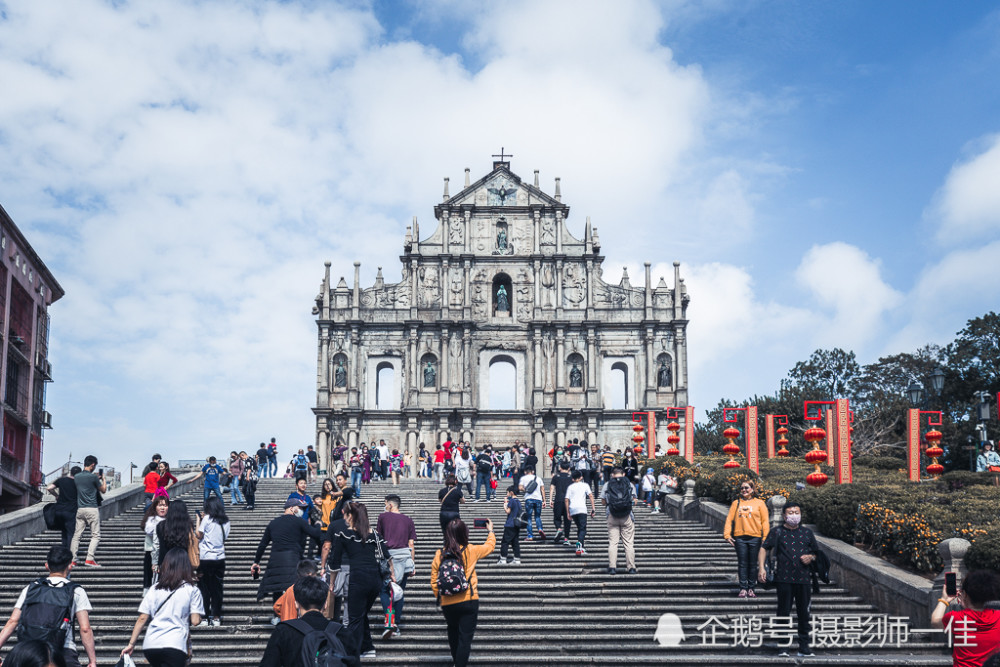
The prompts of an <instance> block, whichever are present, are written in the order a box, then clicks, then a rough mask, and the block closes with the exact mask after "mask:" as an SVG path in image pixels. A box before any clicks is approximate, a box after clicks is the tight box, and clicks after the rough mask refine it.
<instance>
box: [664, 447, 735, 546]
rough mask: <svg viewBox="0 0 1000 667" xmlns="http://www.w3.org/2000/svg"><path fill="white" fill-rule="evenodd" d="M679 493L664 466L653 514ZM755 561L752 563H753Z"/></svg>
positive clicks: (674, 478) (673, 478)
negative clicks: (667, 499)
mask: <svg viewBox="0 0 1000 667" xmlns="http://www.w3.org/2000/svg"><path fill="white" fill-rule="evenodd" d="M675 491H677V478H676V477H674V476H673V475H671V474H670V469H669V468H667V466H663V468H662V469H661V470H660V474H659V476H657V478H656V498H655V500H654V504H655V506H654V507H653V512H652V513H653V514H659V513H660V507H661V506H662V505H663V500H664V499H665V498H666V497H667V496H668V495H670V494H672V493H674V492H675ZM753 562H754V561H751V563H753Z"/></svg>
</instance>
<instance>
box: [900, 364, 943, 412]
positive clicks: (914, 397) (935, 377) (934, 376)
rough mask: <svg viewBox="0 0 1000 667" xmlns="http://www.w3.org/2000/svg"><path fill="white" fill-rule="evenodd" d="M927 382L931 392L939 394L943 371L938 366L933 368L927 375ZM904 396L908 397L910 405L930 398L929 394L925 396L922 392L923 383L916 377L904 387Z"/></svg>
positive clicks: (918, 403)
mask: <svg viewBox="0 0 1000 667" xmlns="http://www.w3.org/2000/svg"><path fill="white" fill-rule="evenodd" d="M927 382H928V384H930V387H931V394H932V395H934V396H938V395H940V394H941V390H942V389H944V371H943V370H942V369H941V368H940V367H938V368H935V369H934V370H933V371H932V372H931V374H930V375H928V376H927ZM906 396H907V398H909V399H910V404H911V405H923V403H924V399H925V398H928V399H929V398H930V396H925V394H924V385H923V384H921V383H920V382H918V381H917V380H916V379H914V380H913V382H911V383H910V386H909V387H907V388H906Z"/></svg>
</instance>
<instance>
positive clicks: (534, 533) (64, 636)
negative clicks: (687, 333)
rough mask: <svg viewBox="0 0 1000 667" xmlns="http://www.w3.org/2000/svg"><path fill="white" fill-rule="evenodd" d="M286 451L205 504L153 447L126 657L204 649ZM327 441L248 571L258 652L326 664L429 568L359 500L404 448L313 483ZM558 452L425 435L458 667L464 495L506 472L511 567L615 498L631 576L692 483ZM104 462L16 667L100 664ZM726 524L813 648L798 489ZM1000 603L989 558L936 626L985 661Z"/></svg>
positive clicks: (57, 552)
mask: <svg viewBox="0 0 1000 667" xmlns="http://www.w3.org/2000/svg"><path fill="white" fill-rule="evenodd" d="M276 449H277V446H276V443H275V441H274V439H272V440H271V443H270V445H266V444H264V443H262V444H261V447H260V450H259V451H258V452H257V453H256V454H255V455H252V456H250V455H247V454H246V452H235V451H234V452H231V453H230V457H229V460H228V462H227V464H226V465H220V464H219V463H218V461H217V460H216V458H215V457H209V458H208V459H207V460H206V463H205V464H204V465H203V466H202V467H201V468H200V471H199V472H198V473H197V475H196V476H195V477H194V478H193V479H192V480H191V481H195V482H201V486H202V491H203V493H202V500H203V504H202V506H201V509H200V511H197V512H195V513H194V514H193V515H192V513H191V511H190V509H189V508H188V505H187V503H186V502H185V501H184V500H181V499H177V498H171V490H172V489H174V487H175V486H176V485H177V484H178V480H177V478H176V477H175V476H174V475H172V474H171V472H170V467H169V465H168V464H167V463H166V462H165V461H163V460H162V457H160V456H159V455H154V457H153V459H152V461H151V462H150V463H149V464H148V465H147V466H146V469H145V470H144V471H143V479H142V483H143V485H144V493H145V498H146V511H145V513H144V514H143V516H142V519H141V523H140V529H141V531H142V536H143V539H144V550H143V590H142V594H143V596H142V601H141V603H140V605H139V608H138V617H137V619H136V621H135V624H134V627H133V630H132V634H131V637H130V638H129V641H128V642H127V644H126V645H125V646H124V647H123V648H122V650H121V654H122V656H130V655H131V654H132V653H133V652H134V650H135V649H136V647H137V645H138V642H139V639H140V636H142V637H143V641H142V645H141V650H142V653H143V655H144V657H145V659H146V661H147V662H148V663H149V664H150V665H152V666H153V667H161V666H162V667H180V666H182V665H185V664H187V663H188V662H189V661H190V658H191V636H190V632H191V631H190V628H191V627H192V626H197V625H222V624H223V622H224V618H225V610H226V608H225V580H226V576H227V571H226V542H227V539H228V538H229V536H230V519H229V517H228V516H227V514H226V504H225V501H224V493H225V492H227V491H228V493H229V494H230V499H231V504H232V505H231V506H236V505H244V506H246V507H247V509H253V503H254V497H255V491H256V485H257V481H258V479H259V478H260V477H262V476H265V475H264V472H265V471H268V472H267V474H268V475H273V474H274V472H272V471H273V470H274V469H273V468H272V465H271V464H272V453H273V454H274V456H276ZM311 451H312V448H309V449H308V450H299V451H298V453H297V454H296V455H295V456H294V457H293V458H292V461H291V462H290V463H289V466H288V467H287V468H286V475H289V476H290V477H292V478H293V479H290V480H289V489H288V496H287V499H286V500H285V502H284V506H283V509H282V511H281V513H280V514H279V515H278V516H275V517H273V518H271V519H270V520H269V521H268V523H267V524H266V526H264V527H263V535H262V537H261V539H260V541H259V544H258V546H257V550H256V553H255V555H254V559H253V564H252V565H251V567H250V574H251V576H252V577H253V578H254V579H259V582H258V589H257V597H258V600H261V599H265V598H270V601H271V603H272V607H273V611H274V617H273V619H272V623H273V624H274V625H275V629H274V630H273V632H272V634H271V637H270V639H269V641H268V644H267V648H266V650H265V651H264V654H263V657H262V659H261V661H260V665H262V666H265V667H277V666H288V667H293V666H295V667H297V666H298V665H305V664H309V665H312V664H314V662H313V661H305V660H304V658H303V656H304V655H305V654H308V655H312V656H314V657H315V656H318V655H320V654H321V653H322V654H323V655H329V656H333V657H336V658H338V659H341V660H342V664H349V665H357V664H359V663H360V662H361V661H363V660H365V659H368V658H371V657H374V656H375V644H374V641H373V636H372V628H371V627H370V625H369V612H370V610H371V609H372V607H373V606H374V605H375V603H376V601H378V602H379V604H380V605H381V607H382V612H383V614H384V625H383V627H382V628H381V637H382V639H384V640H386V639H391V638H393V637H399V636H401V635H402V633H403V631H404V630H405V625H404V609H405V599H406V593H405V591H406V588H407V585H408V584H411V585H412V583H413V577H414V576H415V575H416V560H417V559H416V549H417V541H418V535H417V532H416V527H415V524H414V522H413V520H412V519H411V518H410V517H409V516H407V515H406V514H405V513H404V511H403V500H402V498H401V496H400V495H399V494H398V493H389V494H388V495H384V497H383V499H382V506H381V508H380V509H381V512H380V513H379V514H378V517H377V519H375V517H372V516H370V513H369V512H370V510H369V506H368V505H365V504H363V503H361V502H360V501H359V497H360V495H361V490H362V488H363V487H364V485H366V484H368V483H370V482H371V481H372V480H373V479H379V480H384V481H386V482H388V481H392V482H393V483H394V484H399V482H400V479H399V478H400V477H401V476H404V475H405V474H406V472H407V469H406V466H407V465H408V463H407V460H406V458H405V457H404V456H400V455H399V453H398V450H393V449H389V448H388V446H386V445H385V443H384V441H380V442H379V443H378V444H377V445H374V446H373V447H371V448H368V447H365V446H362V447H361V448H359V449H352V451H350V452H348V451H346V450H342V451H340V452H339V456H340V458H339V463H338V462H337V456H338V452H337V451H334V464H333V466H332V468H333V471H335V474H334V476H333V477H328V478H325V479H323V480H322V481H321V482H320V483H319V488H318V490H317V491H316V492H315V494H313V493H310V490H309V483H310V482H311V481H314V480H315V481H318V475H319V472H320V471H319V469H318V459H317V458H316V457H315V456H314V457H310V456H309V452H311ZM373 452H374V454H373ZM546 455H547V456H548V458H549V465H550V467H551V469H552V470H553V473H552V474H551V475H549V476H548V477H547V478H545V477H544V476H543V475H541V474H540V470H539V466H538V457H537V455H536V452H535V450H534V449H533V448H531V447H528V446H526V445H523V444H520V443H519V444H518V445H516V446H513V447H510V448H507V449H505V450H504V451H502V452H499V451H496V450H494V448H493V447H490V446H488V445H487V446H484V447H482V448H481V449H479V450H476V449H474V448H473V447H472V445H471V444H470V443H468V442H452V441H451V439H450V438H448V440H447V441H446V442H444V443H441V444H440V445H436V446H435V450H434V452H433V453H431V452H429V451H428V450H427V449H426V448H425V447H423V445H421V447H420V453H419V454H418V456H417V468H416V470H415V473H416V474H417V476H419V477H423V478H429V479H434V480H440V482H441V483H442V484H443V488H441V489H440V491H439V492H438V502H439V516H440V526H441V531H442V534H441V538H439V539H428V538H427V537H426V536H424V539H425V541H426V542H427V543H430V544H433V543H435V542H437V544H439V545H440V546H439V547H436V548H434V556H433V560H432V564H431V570H430V572H429V586H430V589H431V591H432V592H433V593H434V596H435V598H436V599H437V601H438V605H439V608H440V611H441V614H442V617H443V620H444V624H445V626H446V628H447V632H446V634H447V642H448V646H449V649H450V652H451V656H452V660H453V662H454V664H455V665H457V666H459V667H464V666H465V665H467V664H468V662H469V658H470V654H471V651H472V644H473V639H474V636H475V631H476V627H477V622H478V612H479V600H480V590H479V577H478V575H477V572H476V567H477V564H478V563H480V562H481V561H482V560H483V559H485V558H487V557H489V556H490V555H491V554H492V553H493V552H494V551H495V549H496V546H497V545H496V542H497V539H496V536H495V534H494V529H493V522H492V521H491V520H489V519H476V520H475V521H476V527H477V528H483V529H485V530H486V537H485V538H484V539H483V541H482V542H481V543H478V544H477V543H475V542H474V541H470V531H469V527H470V524H467V523H466V521H464V520H463V519H462V517H461V507H462V505H464V504H468V503H475V502H486V503H488V502H492V501H493V500H494V499H495V498H496V489H497V485H498V483H499V482H501V481H503V483H504V484H505V488H504V495H503V497H502V499H501V501H502V504H503V506H502V509H503V512H504V524H503V534H502V539H501V545H500V554H499V560H498V561H497V564H498V565H501V566H511V565H513V566H516V565H519V564H520V563H521V555H522V544H521V533H522V531H524V539H525V540H527V541H531V542H544V541H545V540H546V533H545V531H544V525H545V522H546V521H547V518H545V517H543V510H545V509H546V508H548V507H551V509H552V515H551V518H552V526H551V528H552V531H553V538H552V540H551V543H552V544H553V545H555V546H568V547H570V548H573V549H574V552H575V554H576V555H577V556H584V555H587V551H586V544H587V531H588V528H592V526H589V525H588V524H589V521H590V520H593V519H595V518H596V515H597V511H598V509H597V502H598V501H600V505H601V508H602V510H603V514H604V521H605V523H606V527H607V532H608V567H607V573H608V574H610V575H616V574H618V572H619V570H618V562H619V550H620V547H623V550H624V555H625V566H624V571H625V572H627V573H628V574H635V573H636V572H637V563H636V555H635V539H636V529H635V512H636V511H637V509H638V508H639V507H645V508H647V509H648V510H649V511H650V512H653V513H656V512H658V511H659V506H660V503H661V502H662V500H663V498H664V497H665V496H666V495H667V494H669V493H673V492H675V491H676V487H677V483H676V480H675V479H674V478H673V477H671V476H670V475H669V472H668V471H667V470H665V469H664V470H661V471H659V472H657V471H656V470H654V469H653V468H651V467H646V468H645V469H643V468H641V467H640V464H639V461H638V458H637V457H636V456H635V452H633V451H631V450H626V451H625V452H611V451H610V448H608V447H600V446H598V445H590V444H588V443H587V442H585V441H571V442H569V443H567V446H566V447H559V448H553V449H552V450H550V451H549V452H547V454H546ZM299 457H301V458H299ZM96 466H97V459H96V457H93V456H88V457H86V458H85V459H84V465H83V467H82V468H73V469H71V470H70V471H69V475H67V476H66V477H63V478H61V479H59V480H56V482H54V483H53V484H52V485H50V487H49V489H50V491H51V492H52V493H53V494H54V495H55V496H56V503H55V504H54V506H55V512H54V517H55V518H54V527H55V528H57V529H59V530H60V531H61V537H62V540H61V543H60V544H59V545H57V546H54V547H52V548H51V549H50V550H49V553H48V555H47V558H46V567H47V569H48V576H47V577H43V578H41V579H39V580H37V581H35V582H33V583H31V584H30V585H29V586H27V587H25V588H24V590H23V591H22V592H21V594H20V597H19V598H18V600H17V602H16V603H15V605H14V610H13V613H12V614H11V616H10V619H9V620H8V622H7V624H6V625H5V626H4V627H3V629H2V630H0V647H2V646H3V645H4V644H5V643H6V642H7V641H8V640H9V639H10V637H11V636H12V635H14V633H15V632H16V633H17V637H18V643H17V646H16V648H15V649H14V650H13V651H12V652H11V653H10V654H9V655H8V656H7V658H6V660H5V661H4V663H3V664H4V665H6V666H7V667H10V666H11V665H15V666H20V665H29V664H30V665H35V664H37V665H45V666H48V665H50V664H51V665H56V666H57V667H59V666H61V665H63V664H66V665H80V661H79V657H80V648H79V647H78V645H77V642H76V638H77V636H78V637H79V644H80V645H82V649H83V651H84V652H85V653H86V654H87V657H88V659H89V661H90V664H91V665H95V664H96V658H95V639H94V632H93V629H92V627H91V625H90V621H89V612H90V611H91V610H92V606H91V603H90V600H89V598H88V597H87V594H86V592H85V591H84V589H83V587H81V586H78V585H75V584H73V583H72V581H71V577H70V573H71V571H72V569H73V567H75V566H77V565H81V566H85V567H87V566H89V567H100V565H99V564H98V563H97V561H96V560H95V558H96V552H97V549H98V545H99V543H100V519H99V513H98V511H97V507H98V505H99V504H100V502H101V494H103V493H106V492H107V487H106V485H105V483H104V481H103V477H102V475H101V474H100V473H99V472H95V470H96ZM358 468H360V475H359V474H358V472H357V469H358ZM359 477H360V479H359ZM473 480H475V490H473V485H472V483H473ZM383 488H385V487H383ZM390 488H391V487H390ZM484 489H485V494H482V493H481V492H482V491H483V490H484ZM480 522H481V524H480ZM88 527H89V528H90V531H91V539H90V543H89V545H88V548H87V550H86V552H85V553H86V555H85V556H84V557H83V558H81V559H80V560H79V561H78V560H77V558H76V555H77V554H78V553H79V547H80V538H81V536H82V533H83V531H84V529H86V528H88ZM574 532H575V535H574ZM574 537H575V539H574ZM723 537H724V539H725V540H726V541H728V542H729V544H730V545H732V546H733V548H734V550H735V553H736V556H737V579H738V587H739V588H738V597H740V598H754V597H756V596H757V592H756V591H757V589H758V588H760V587H773V588H774V589H775V591H776V593H777V609H776V612H777V616H779V617H788V616H789V615H790V614H791V612H792V606H793V605H794V607H795V617H794V618H795V619H796V626H797V640H798V656H799V657H809V656H812V655H813V652H812V649H811V647H810V636H811V630H812V627H811V621H810V603H811V597H812V594H813V591H814V590H816V579H817V577H818V578H819V579H822V580H824V581H829V579H828V570H829V561H828V560H827V559H826V557H825V554H824V553H823V550H822V549H821V548H820V546H819V544H818V542H817V540H816V536H815V535H814V534H813V532H812V531H811V530H810V529H809V528H808V527H806V526H804V525H803V516H802V508H801V507H800V506H799V505H798V504H796V503H794V502H789V503H787V504H785V505H784V508H783V510H782V513H781V520H780V523H779V524H778V525H776V526H773V527H772V526H771V523H770V518H769V513H768V509H767V506H766V505H765V503H764V502H763V500H761V499H760V498H757V497H756V488H755V485H754V482H752V481H746V482H744V483H742V484H741V486H740V489H739V497H738V498H737V499H736V500H735V501H734V502H733V504H732V506H731V507H730V511H729V515H728V516H727V518H726V522H725V527H724V534H723ZM269 547H270V550H269V551H268V548H269ZM265 555H266V556H267V558H266V561H265ZM998 599H1000V577H998V576H997V574H996V573H991V572H982V571H978V572H972V573H969V574H968V575H967V576H966V577H965V578H964V580H963V581H962V582H961V586H960V588H959V589H958V591H957V592H956V594H955V595H948V594H944V595H943V596H942V597H941V599H940V600H939V602H938V605H937V607H936V608H935V609H934V612H933V614H932V616H931V618H930V621H931V623H933V624H934V625H936V626H937V627H947V628H951V627H952V626H954V625H956V624H963V627H965V628H966V629H967V630H968V628H970V627H971V628H972V632H973V634H974V635H975V638H976V639H977V642H974V646H976V647H978V648H974V649H973V648H969V645H968V643H964V644H962V645H961V646H959V645H956V646H955V649H954V655H955V664H956V665H983V664H987V663H986V660H987V658H988V657H989V656H990V655H991V652H994V653H995V652H996V651H997V650H1000V610H998V609H997V608H996V607H997V604H996V601H997V600H998ZM66 610H68V611H66ZM144 628H145V634H144V635H143V629H144ZM317 647H319V648H317ZM317 652H319V653H317ZM783 655H786V654H783ZM32 660H33V661H35V662H31V661H32ZM25 661H27V662H25ZM991 664H992V663H991Z"/></svg>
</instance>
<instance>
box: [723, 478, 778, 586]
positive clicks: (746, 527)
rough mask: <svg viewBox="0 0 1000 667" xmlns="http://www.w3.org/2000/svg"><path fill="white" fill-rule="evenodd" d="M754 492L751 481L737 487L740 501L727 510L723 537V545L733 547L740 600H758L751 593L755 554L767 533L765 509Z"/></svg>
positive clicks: (762, 502) (754, 574)
mask: <svg viewBox="0 0 1000 667" xmlns="http://www.w3.org/2000/svg"><path fill="white" fill-rule="evenodd" d="M755 491H756V484H755V483H754V482H753V481H751V480H746V481H745V482H743V483H742V484H740V497H739V498H737V499H736V500H734V501H733V505H732V507H730V508H729V516H727V517H726V527H725V529H724V530H723V533H722V536H723V537H725V538H726V541H727V542H729V543H730V544H732V545H733V546H734V547H736V560H737V562H738V566H737V567H738V569H739V578H740V593H739V597H741V598H755V597H757V594H756V593H755V592H754V590H753V588H754V584H756V582H757V554H758V552H759V551H760V545H761V542H763V541H764V540H765V539H766V538H767V533H768V531H769V530H770V523H769V521H768V514H767V505H765V504H764V501H763V500H761V499H760V498H754V497H753V496H754V492H755Z"/></svg>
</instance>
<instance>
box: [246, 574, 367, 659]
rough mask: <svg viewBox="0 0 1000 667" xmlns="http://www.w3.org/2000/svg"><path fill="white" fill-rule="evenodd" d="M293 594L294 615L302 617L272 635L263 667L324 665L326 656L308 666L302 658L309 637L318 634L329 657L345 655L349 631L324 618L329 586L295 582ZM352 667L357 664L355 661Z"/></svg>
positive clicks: (313, 579)
mask: <svg viewBox="0 0 1000 667" xmlns="http://www.w3.org/2000/svg"><path fill="white" fill-rule="evenodd" d="M292 591H293V596H294V598H293V600H292V603H291V604H290V605H289V606H290V607H291V610H292V611H293V612H298V613H297V614H296V615H295V616H293V617H292V618H291V619H288V620H286V621H284V622H282V623H279V624H278V627H276V628H275V629H274V632H272V633H271V637H270V638H269V639H268V640H267V647H266V648H265V649H264V655H263V657H262V658H261V660H260V667H312V665H314V664H320V663H319V662H318V659H321V658H322V656H315V657H313V661H311V662H308V663H306V662H305V661H304V659H303V656H302V645H303V643H304V642H305V641H306V637H307V636H308V635H310V634H312V633H314V632H321V633H323V635H324V641H325V644H323V645H324V646H325V651H326V653H327V654H328V655H330V656H336V655H345V652H346V648H345V647H346V644H347V642H348V636H347V632H346V630H345V628H344V627H343V626H342V625H340V624H339V623H336V622H335V621H331V620H329V619H328V618H326V617H325V616H323V608H324V607H325V606H326V601H327V586H326V584H325V583H324V582H323V581H322V580H321V579H319V578H317V577H313V576H306V577H301V578H299V580H298V581H296V582H295V585H294V586H293V587H292ZM296 608H297V609H296ZM351 664H356V663H355V662H353V661H351Z"/></svg>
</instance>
